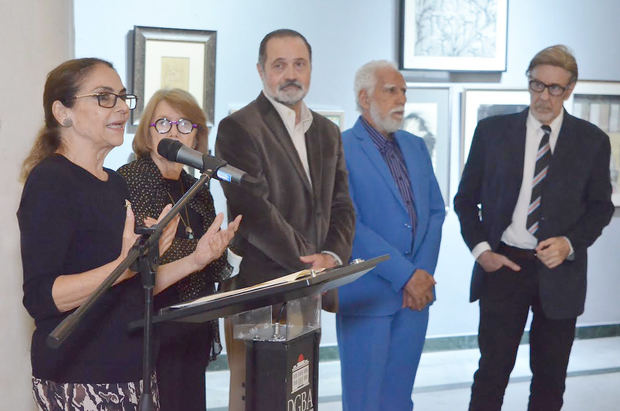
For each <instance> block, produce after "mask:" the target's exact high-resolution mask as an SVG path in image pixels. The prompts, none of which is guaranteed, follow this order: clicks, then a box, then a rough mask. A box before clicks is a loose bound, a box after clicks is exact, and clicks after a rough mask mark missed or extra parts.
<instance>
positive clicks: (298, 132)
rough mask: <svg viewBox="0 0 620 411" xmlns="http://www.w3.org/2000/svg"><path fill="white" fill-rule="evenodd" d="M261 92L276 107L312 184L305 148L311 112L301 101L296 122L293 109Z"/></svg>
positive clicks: (310, 122)
mask: <svg viewBox="0 0 620 411" xmlns="http://www.w3.org/2000/svg"><path fill="white" fill-rule="evenodd" d="M263 94H264V95H265V97H267V100H269V101H270V102H271V104H273V107H274V108H275V109H276V111H277V112H278V114H279V115H280V118H281V119H282V122H283V123H284V127H286V131H288V134H289V136H290V137H291V140H292V141H293V145H294V146H295V150H297V154H298V155H299V159H300V160H301V164H302V165H303V167H304V171H305V172H306V177H308V181H309V182H310V185H311V186H312V179H311V178H310V166H309V165H308V150H307V149H306V131H308V129H309V128H310V125H311V124H312V113H311V112H310V110H309V109H308V106H306V103H304V102H303V100H302V102H301V113H300V115H301V120H300V121H299V123H296V118H295V117H296V115H295V110H293V109H292V108H290V107H287V106H286V105H284V104H282V103H280V102H278V101H276V100H274V99H273V98H271V96H270V95H269V94H268V93H267V92H266V91H265V90H263Z"/></svg>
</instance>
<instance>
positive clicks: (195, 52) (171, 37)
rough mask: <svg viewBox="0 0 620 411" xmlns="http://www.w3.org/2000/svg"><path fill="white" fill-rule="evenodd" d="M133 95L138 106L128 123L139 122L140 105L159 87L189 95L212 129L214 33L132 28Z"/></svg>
mask: <svg viewBox="0 0 620 411" xmlns="http://www.w3.org/2000/svg"><path fill="white" fill-rule="evenodd" d="M133 35H134V48H133V50H134V53H133V92H134V94H136V95H137V96H138V105H137V107H136V109H135V110H134V111H133V112H132V124H133V125H134V126H135V125H137V124H138V122H139V121H140V116H141V115H142V111H143V110H144V105H145V104H146V103H147V102H148V101H149V99H150V98H151V96H152V95H153V93H155V92H156V91H157V90H159V89H161V88H180V89H183V90H185V91H188V92H189V93H191V94H192V95H193V96H194V98H196V100H197V101H198V105H200V106H201V107H202V108H203V110H204V111H205V113H206V114H207V125H209V126H212V125H213V124H212V122H213V116H214V105H215V99H214V97H215V43H216V32H215V31H209V30H186V29H170V28H162V27H142V26H134V30H133Z"/></svg>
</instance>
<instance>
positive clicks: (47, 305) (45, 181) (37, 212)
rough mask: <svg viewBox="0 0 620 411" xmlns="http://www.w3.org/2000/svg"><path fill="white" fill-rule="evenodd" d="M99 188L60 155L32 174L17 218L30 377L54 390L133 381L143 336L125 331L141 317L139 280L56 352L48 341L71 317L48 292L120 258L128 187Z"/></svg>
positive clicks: (122, 288) (111, 179) (107, 301)
mask: <svg viewBox="0 0 620 411" xmlns="http://www.w3.org/2000/svg"><path fill="white" fill-rule="evenodd" d="M105 171H106V172H107V174H108V180H107V181H101V180H99V179H97V178H96V177H95V176H93V175H92V174H91V173H89V172H88V171H86V170H85V169H83V168H81V167H79V166H78V165H76V164H74V163H72V162H71V161H69V160H68V159H67V158H65V157H63V156H61V155H52V156H50V157H48V158H47V159H45V160H43V161H42V162H41V163H39V164H38V165H37V166H36V167H35V168H34V169H33V170H32V172H31V173H30V175H29V177H28V180H27V181H26V184H25V186H24V190H23V192H22V198H21V202H20V205H19V210H18V212H17V218H18V221H19V228H20V233H21V253H22V264H23V274H24V284H23V289H24V298H23V303H24V306H25V307H26V309H27V310H28V312H29V313H30V315H31V316H32V317H33V318H34V320H35V325H36V329H35V331H34V333H33V336H32V348H31V358H32V373H33V375H34V376H35V377H37V378H41V379H46V380H52V381H55V382H58V383H66V382H80V383H105V382H109V383H114V382H128V381H138V380H139V379H140V378H141V374H142V370H141V363H142V334H141V333H140V332H138V333H135V334H129V333H128V332H127V323H128V322H129V321H132V320H135V319H138V318H141V317H142V302H143V297H142V289H141V285H140V279H139V276H135V277H133V278H131V279H129V280H127V281H123V282H121V283H119V284H117V285H115V286H113V287H112V288H111V289H110V290H109V291H108V292H107V293H105V294H104V295H103V296H102V297H101V298H100V299H99V301H98V302H97V304H96V305H95V306H93V308H92V309H91V310H90V312H89V313H88V315H87V316H86V317H85V318H84V320H83V322H81V323H80V325H79V326H78V328H77V329H76V330H75V331H74V332H73V334H71V335H70V336H69V338H68V339H67V340H66V341H65V342H64V343H63V344H62V345H61V347H60V348H58V349H51V348H49V347H48V346H47V345H46V344H45V339H46V337H47V335H48V334H49V333H50V332H51V331H52V330H53V329H54V328H55V327H56V326H57V325H58V324H59V323H60V322H61V321H62V320H63V319H64V318H66V317H67V316H68V315H69V314H70V313H71V312H72V311H69V312H65V313H61V312H59V311H58V308H57V307H56V305H55V303H54V301H53V298H52V285H53V284H54V281H55V280H56V278H57V277H58V276H60V275H63V274H73V273H80V272H84V271H88V270H90V269H93V268H96V267H99V266H102V265H104V264H106V263H109V262H110V261H113V260H114V259H116V258H117V257H118V256H119V254H120V251H121V242H122V232H123V226H124V223H125V207H124V205H125V199H126V198H128V195H129V193H128V191H127V186H126V185H125V182H124V181H123V179H122V178H121V177H120V176H119V175H118V174H116V173H115V172H114V171H113V170H109V169H105Z"/></svg>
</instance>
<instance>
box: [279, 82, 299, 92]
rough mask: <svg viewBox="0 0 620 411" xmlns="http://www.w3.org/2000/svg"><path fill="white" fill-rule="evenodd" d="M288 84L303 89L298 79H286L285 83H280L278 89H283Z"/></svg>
mask: <svg viewBox="0 0 620 411" xmlns="http://www.w3.org/2000/svg"><path fill="white" fill-rule="evenodd" d="M288 86H295V87H297V88H298V89H300V90H302V89H303V86H302V85H301V83H300V82H299V81H296V80H289V81H287V82H286V83H284V84H282V85H281V86H280V87H279V89H280V90H282V89H285V88H286V87H288Z"/></svg>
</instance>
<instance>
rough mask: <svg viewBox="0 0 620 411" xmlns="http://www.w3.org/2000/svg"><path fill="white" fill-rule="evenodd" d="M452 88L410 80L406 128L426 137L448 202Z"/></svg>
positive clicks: (434, 167)
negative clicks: (416, 82)
mask: <svg viewBox="0 0 620 411" xmlns="http://www.w3.org/2000/svg"><path fill="white" fill-rule="evenodd" d="M450 107H451V104H450V88H448V87H433V86H424V85H418V84H414V83H408V84H407V103H406V104H405V115H404V121H403V129H404V130H406V131H408V132H410V133H412V134H415V135H416V136H418V137H421V138H423V139H424V142H425V143H426V148H427V149H428V153H429V155H430V157H431V161H432V163H433V170H434V171H435V176H436V177H437V181H438V183H439V188H440V189H441V194H442V196H443V199H444V201H445V203H446V205H448V204H449V202H450V133H451V130H450V118H451V113H450Z"/></svg>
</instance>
